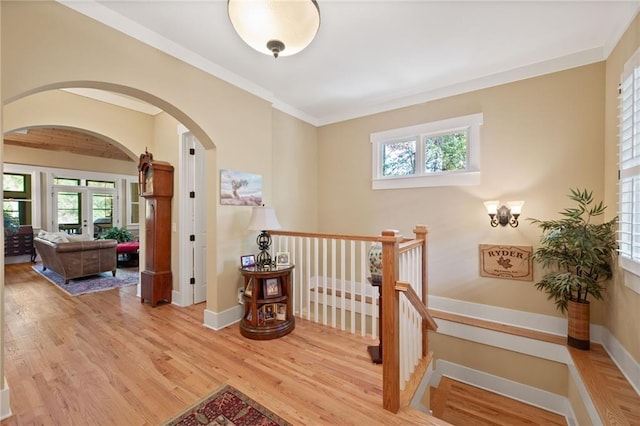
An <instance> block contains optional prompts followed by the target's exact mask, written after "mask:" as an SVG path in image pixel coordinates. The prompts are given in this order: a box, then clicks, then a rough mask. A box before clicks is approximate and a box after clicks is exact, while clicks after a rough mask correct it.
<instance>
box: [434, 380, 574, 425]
mask: <svg viewBox="0 0 640 426" xmlns="http://www.w3.org/2000/svg"><path fill="white" fill-rule="evenodd" d="M431 409H432V410H433V415H434V416H436V417H438V418H440V419H443V420H446V421H447V422H449V423H451V424H454V425H474V426H498V425H501V426H519V425H546V426H552V425H566V424H567V420H566V419H565V417H564V416H561V415H559V414H555V413H552V412H549V411H545V410H542V409H540V408H537V407H534V406H532V405H529V404H524V403H522V402H519V401H516V400H514V399H511V398H507V397H505V396H502V395H498V394H497V393H493V392H488V391H486V390H484V389H480V388H477V387H475V386H471V385H468V384H466V383H462V382H459V381H456V380H453V379H450V378H448V377H442V379H441V380H440V384H439V386H438V388H437V389H436V388H431Z"/></svg>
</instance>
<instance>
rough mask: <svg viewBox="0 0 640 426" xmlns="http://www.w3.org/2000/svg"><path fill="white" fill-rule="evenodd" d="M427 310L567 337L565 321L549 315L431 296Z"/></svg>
mask: <svg viewBox="0 0 640 426" xmlns="http://www.w3.org/2000/svg"><path fill="white" fill-rule="evenodd" d="M429 308H430V309H435V310H438V311H445V312H450V313H455V314H458V315H465V316H468V317H472V318H479V319H483V320H486V321H494V322H500V323H505V324H509V325H514V326H516V327H520V328H526V329H529V330H535V331H541V332H544V333H549V334H555V335H558V336H566V335H567V320H566V319H564V318H560V317H552V316H550V315H541V314H534V313H530V312H524V311H518V310H515V309H507V308H500V307H497V306H490V305H482V304H480V303H472V302H465V301H462V300H456V299H449V298H446V297H440V296H432V295H429Z"/></svg>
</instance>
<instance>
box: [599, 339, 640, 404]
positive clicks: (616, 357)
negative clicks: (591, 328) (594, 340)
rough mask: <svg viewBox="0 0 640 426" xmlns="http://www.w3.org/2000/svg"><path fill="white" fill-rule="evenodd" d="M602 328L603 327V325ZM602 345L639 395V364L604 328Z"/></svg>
mask: <svg viewBox="0 0 640 426" xmlns="http://www.w3.org/2000/svg"><path fill="white" fill-rule="evenodd" d="M603 328H604V327H603ZM603 334H604V335H603V338H602V346H604V349H605V350H606V351H607V353H608V354H609V356H610V357H611V359H612V360H613V362H615V363H616V365H617V366H618V368H619V369H620V371H622V374H624V376H625V377H626V378H627V380H628V381H629V383H631V386H633V389H635V391H636V392H637V393H638V394H639V395H640V364H639V363H638V362H637V361H636V360H635V359H633V357H632V356H631V354H629V352H628V351H627V350H626V349H625V348H624V346H622V345H621V344H620V342H619V341H618V339H616V338H615V336H614V335H613V334H611V333H610V332H609V330H607V329H606V328H604V333H603Z"/></svg>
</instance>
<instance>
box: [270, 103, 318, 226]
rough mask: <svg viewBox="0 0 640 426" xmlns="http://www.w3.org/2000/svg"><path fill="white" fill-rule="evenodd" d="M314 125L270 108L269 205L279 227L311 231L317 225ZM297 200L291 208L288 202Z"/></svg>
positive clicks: (316, 132)
mask: <svg viewBox="0 0 640 426" xmlns="http://www.w3.org/2000/svg"><path fill="white" fill-rule="evenodd" d="M317 147H318V129H317V128H316V127H314V126H312V125H310V124H308V123H305V122H303V121H300V120H298V119H296V118H293V117H291V116H289V115H287V114H284V113H282V112H280V111H277V110H273V170H277V173H274V184H273V187H274V188H277V190H276V191H274V193H273V207H274V208H275V209H276V214H277V216H278V220H279V222H280V225H282V228H283V229H288V230H294V231H306V232H314V231H315V230H316V229H317V226H318V203H317V198H316V190H317V187H318V171H317V155H318V149H317ZM291 202H294V203H296V204H297V206H296V209H292V208H291V205H290V203H291Z"/></svg>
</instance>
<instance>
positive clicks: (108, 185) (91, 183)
mask: <svg viewBox="0 0 640 426" xmlns="http://www.w3.org/2000/svg"><path fill="white" fill-rule="evenodd" d="M87 186H92V187H95V188H115V187H116V183H115V182H111V181H102V180H87Z"/></svg>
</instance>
